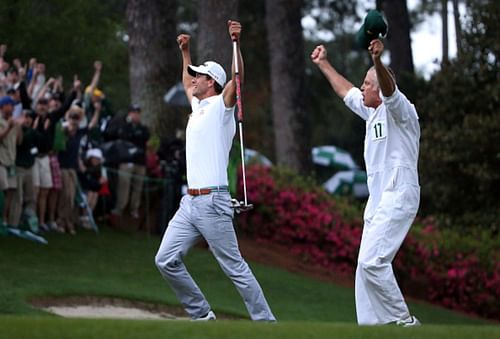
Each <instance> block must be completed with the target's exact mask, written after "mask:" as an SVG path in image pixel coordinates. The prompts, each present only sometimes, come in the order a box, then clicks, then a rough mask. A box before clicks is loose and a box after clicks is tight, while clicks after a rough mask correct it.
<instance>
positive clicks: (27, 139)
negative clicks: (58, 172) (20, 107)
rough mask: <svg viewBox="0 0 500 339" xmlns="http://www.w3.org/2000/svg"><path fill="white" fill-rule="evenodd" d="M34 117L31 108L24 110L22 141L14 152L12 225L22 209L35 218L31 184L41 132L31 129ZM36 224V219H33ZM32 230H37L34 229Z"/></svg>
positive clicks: (17, 221)
mask: <svg viewBox="0 0 500 339" xmlns="http://www.w3.org/2000/svg"><path fill="white" fill-rule="evenodd" d="M35 117H36V114H35V112H33V111H32V110H24V111H23V115H22V120H21V121H22V133H23V138H22V142H21V143H20V144H19V145H17V153H16V173H17V190H16V191H15V193H14V198H13V202H12V207H11V213H12V218H13V220H14V222H15V223H14V224H13V225H19V224H20V220H21V214H22V212H23V210H24V211H25V212H26V214H27V215H29V216H30V218H36V203H35V190H34V186H33V165H34V163H35V156H36V153H37V152H38V149H37V147H36V146H37V145H38V142H39V141H40V139H41V137H42V136H41V134H40V132H38V131H37V130H35V129H33V121H34V119H35ZM35 224H36V226H38V225H37V224H38V220H37V219H36V220H35ZM34 231H37V229H35V230H34Z"/></svg>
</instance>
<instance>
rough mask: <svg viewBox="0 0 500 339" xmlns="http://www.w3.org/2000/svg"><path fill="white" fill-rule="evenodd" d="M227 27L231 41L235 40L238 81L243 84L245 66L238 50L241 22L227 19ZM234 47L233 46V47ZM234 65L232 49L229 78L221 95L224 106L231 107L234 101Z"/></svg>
mask: <svg viewBox="0 0 500 339" xmlns="http://www.w3.org/2000/svg"><path fill="white" fill-rule="evenodd" d="M227 27H228V30H229V36H230V37H231V41H232V42H233V44H234V42H235V41H236V53H237V56H238V74H239V77H240V82H241V84H243V81H244V78H245V67H244V64H243V57H242V55H241V50H240V36H241V24H240V23H239V22H238V21H232V20H228V22H227ZM233 49H234V48H233ZM235 74H236V65H235V64H234V51H233V56H232V66H231V80H229V81H228V83H227V85H226V87H225V88H224V91H223V92H222V93H223V97H224V104H225V105H226V107H232V106H234V105H235V103H236V78H235V77H236V75H235Z"/></svg>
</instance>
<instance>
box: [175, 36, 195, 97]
mask: <svg viewBox="0 0 500 339" xmlns="http://www.w3.org/2000/svg"><path fill="white" fill-rule="evenodd" d="M190 39H191V36H190V35H189V34H179V35H178V36H177V44H179V49H180V50H181V53H182V84H183V86H184V91H185V92H186V96H187V98H188V102H189V103H191V99H193V83H192V81H191V80H192V79H193V77H192V76H191V75H190V74H189V73H188V65H191V53H190V51H189V40H190Z"/></svg>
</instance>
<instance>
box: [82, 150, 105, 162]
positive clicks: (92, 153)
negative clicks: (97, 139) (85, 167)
mask: <svg viewBox="0 0 500 339" xmlns="http://www.w3.org/2000/svg"><path fill="white" fill-rule="evenodd" d="M85 158H86V159H89V158H97V159H99V160H101V161H104V156H103V155H102V151H101V150H100V149H99V148H91V149H89V150H88V151H87V154H85Z"/></svg>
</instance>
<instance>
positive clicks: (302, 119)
mask: <svg viewBox="0 0 500 339" xmlns="http://www.w3.org/2000/svg"><path fill="white" fill-rule="evenodd" d="M301 9H302V0H292V1H285V0H267V1H266V27H267V41H268V48H269V53H270V69H271V106H272V114H273V125H274V133H275V152H276V160H277V162H278V163H279V164H281V165H285V166H288V167H290V168H292V169H294V170H296V171H298V172H299V173H306V172H307V170H308V168H309V166H310V158H311V156H310V145H309V141H310V138H309V131H310V129H309V125H308V117H307V114H306V111H305V96H304V93H305V88H304V87H305V58H304V40H303V36H302V26H301V18H302V13H301Z"/></svg>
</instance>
